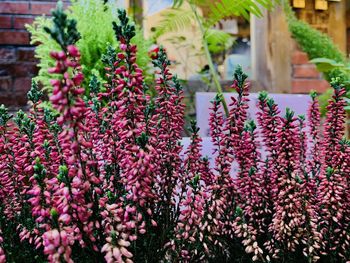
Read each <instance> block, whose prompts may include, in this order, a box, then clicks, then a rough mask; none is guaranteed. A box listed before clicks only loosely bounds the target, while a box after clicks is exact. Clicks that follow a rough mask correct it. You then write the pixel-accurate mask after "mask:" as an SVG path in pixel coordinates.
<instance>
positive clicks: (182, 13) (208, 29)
mask: <svg viewBox="0 0 350 263" xmlns="http://www.w3.org/2000/svg"><path fill="white" fill-rule="evenodd" d="M184 2H187V3H188V4H190V5H193V6H195V7H196V8H201V7H205V8H206V9H207V10H209V12H208V17H203V16H199V17H198V13H197V17H196V14H195V13H194V12H193V10H187V9H183V8H181V7H182V5H183V4H184ZM275 2H277V1H276V0H245V1H241V0H234V1H232V0H221V1H208V0H188V1H184V0H178V1H174V3H173V8H172V9H169V10H167V11H164V13H163V20H162V21H161V22H160V23H159V25H158V26H157V28H156V31H155V33H154V35H153V37H154V38H155V39H157V38H158V37H160V36H161V35H163V34H165V33H167V32H177V31H181V30H184V29H185V28H187V27H189V26H190V25H192V24H195V23H197V21H196V19H198V18H199V19H200V21H201V24H202V25H203V27H204V29H205V32H204V35H203V38H204V39H205V40H206V41H207V43H208V47H209V50H210V52H212V53H219V52H221V51H223V50H226V49H227V48H229V47H231V46H232V44H233V37H232V36H231V35H230V34H228V33H225V32H222V31H220V30H215V29H213V26H214V25H215V24H217V23H218V22H219V21H221V20H222V19H225V18H227V17H231V16H243V17H244V18H246V19H249V17H250V14H253V15H256V16H258V17H261V16H262V11H261V9H262V8H268V9H270V8H271V7H272V6H273V4H274V3H275Z"/></svg>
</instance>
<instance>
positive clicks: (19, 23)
mask: <svg viewBox="0 0 350 263" xmlns="http://www.w3.org/2000/svg"><path fill="white" fill-rule="evenodd" d="M33 21H34V17H28V16H25V17H24V16H15V17H14V18H13V28H15V29H23V28H25V25H26V24H32V23H33Z"/></svg>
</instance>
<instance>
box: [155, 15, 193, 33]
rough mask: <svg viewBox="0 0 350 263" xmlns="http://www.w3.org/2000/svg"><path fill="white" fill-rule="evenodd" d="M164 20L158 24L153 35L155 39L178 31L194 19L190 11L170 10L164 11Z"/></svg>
mask: <svg viewBox="0 0 350 263" xmlns="http://www.w3.org/2000/svg"><path fill="white" fill-rule="evenodd" d="M162 16H163V17H164V19H163V20H162V21H161V22H160V23H159V25H158V26H157V28H156V31H155V33H154V35H153V37H154V38H155V39H157V38H158V37H160V36H161V35H163V34H165V33H167V32H176V31H180V30H182V29H184V28H186V27H188V26H189V25H191V23H193V21H194V19H195V17H194V14H193V12H192V11H191V10H184V9H181V8H172V9H169V10H167V11H164V13H163V15H162Z"/></svg>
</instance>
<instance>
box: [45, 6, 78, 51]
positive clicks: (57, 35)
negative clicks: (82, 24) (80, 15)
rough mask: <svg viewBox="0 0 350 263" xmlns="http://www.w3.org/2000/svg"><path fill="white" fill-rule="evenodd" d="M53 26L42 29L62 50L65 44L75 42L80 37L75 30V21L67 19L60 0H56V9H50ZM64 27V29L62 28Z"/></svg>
mask: <svg viewBox="0 0 350 263" xmlns="http://www.w3.org/2000/svg"><path fill="white" fill-rule="evenodd" d="M52 17H53V27H52V28H51V27H46V26H45V27H44V31H45V32H46V33H48V34H49V35H50V36H51V37H52V38H53V39H54V40H55V41H56V42H57V43H58V44H59V45H60V46H61V48H62V49H63V50H65V49H66V47H67V46H69V45H73V44H75V43H76V42H77V41H78V40H79V39H80V34H79V32H78V31H77V21H76V20H74V19H68V18H67V14H66V13H64V10H63V4H62V2H58V4H57V9H56V10H54V11H52ZM63 29H64V30H63Z"/></svg>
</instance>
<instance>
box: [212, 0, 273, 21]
mask: <svg viewBox="0 0 350 263" xmlns="http://www.w3.org/2000/svg"><path fill="white" fill-rule="evenodd" d="M277 2H278V1H275V0H221V1H209V5H208V8H209V10H210V13H209V19H208V22H209V24H208V25H215V24H216V23H217V22H219V21H221V20H222V19H225V18H228V17H232V16H243V17H244V18H245V19H247V20H249V18H250V14H252V15H255V16H257V17H262V16H263V13H262V8H266V9H268V10H270V9H272V7H273V6H274V5H275V3H277Z"/></svg>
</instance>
